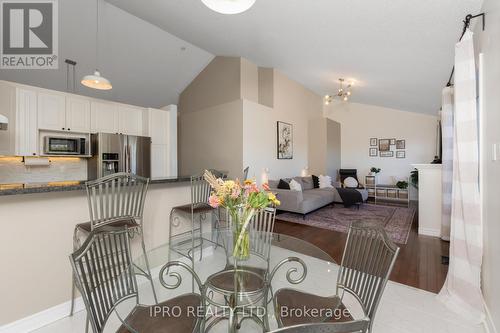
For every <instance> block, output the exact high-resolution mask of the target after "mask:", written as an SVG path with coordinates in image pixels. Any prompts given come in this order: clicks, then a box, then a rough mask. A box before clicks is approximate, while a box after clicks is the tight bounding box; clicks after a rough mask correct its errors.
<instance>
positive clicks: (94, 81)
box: [82, 0, 113, 90]
mask: <svg viewBox="0 0 500 333" xmlns="http://www.w3.org/2000/svg"><path fill="white" fill-rule="evenodd" d="M96 4H97V20H96V33H95V43H96V45H95V61H96V64H97V63H98V62H99V0H96ZM82 84H83V85H84V86H86V87H89V88H92V89H98V90H110V89H112V88H113V86H112V85H111V82H109V80H108V79H106V78H105V77H103V76H101V73H100V72H99V71H98V70H97V69H96V70H95V72H94V74H91V75H85V76H84V77H83V79H82Z"/></svg>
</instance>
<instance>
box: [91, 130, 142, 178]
mask: <svg viewBox="0 0 500 333" xmlns="http://www.w3.org/2000/svg"><path fill="white" fill-rule="evenodd" d="M91 147H92V148H91V149H92V150H91V152H92V158H90V159H89V161H88V164H87V170H88V179H89V180H93V179H97V178H101V177H104V176H107V175H111V174H114V173H117V172H129V173H133V174H136V175H138V176H142V177H147V178H150V177H151V138H150V137H145V136H134V135H124V134H107V133H98V134H92V136H91Z"/></svg>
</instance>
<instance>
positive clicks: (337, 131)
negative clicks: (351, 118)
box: [326, 119, 342, 179]
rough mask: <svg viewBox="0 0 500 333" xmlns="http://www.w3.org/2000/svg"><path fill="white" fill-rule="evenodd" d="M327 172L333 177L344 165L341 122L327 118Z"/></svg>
mask: <svg viewBox="0 0 500 333" xmlns="http://www.w3.org/2000/svg"><path fill="white" fill-rule="evenodd" d="M326 156H327V159H326V174H327V175H332V178H333V179H335V178H334V176H335V175H336V174H337V173H338V170H339V169H340V168H341V167H342V162H341V157H342V133H341V125H340V123H338V122H336V121H333V120H331V119H327V121H326Z"/></svg>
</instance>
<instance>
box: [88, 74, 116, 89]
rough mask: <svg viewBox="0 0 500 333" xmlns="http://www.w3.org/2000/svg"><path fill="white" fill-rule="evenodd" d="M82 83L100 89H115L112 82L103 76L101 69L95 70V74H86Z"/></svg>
mask: <svg viewBox="0 0 500 333" xmlns="http://www.w3.org/2000/svg"><path fill="white" fill-rule="evenodd" d="M82 84H83V85H84V86H86V87H89V88H93V89H99V90H110V89H113V86H112V85H111V82H109V80H108V79H106V78H105V77H102V76H101V73H99V71H95V72H94V74H93V75H85V76H84V77H83V79H82Z"/></svg>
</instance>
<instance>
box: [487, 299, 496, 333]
mask: <svg viewBox="0 0 500 333" xmlns="http://www.w3.org/2000/svg"><path fill="white" fill-rule="evenodd" d="M484 310H485V312H486V317H485V319H484V328H485V330H486V333H498V331H497V329H496V327H495V323H494V322H493V318H492V317H491V312H490V310H489V309H488V306H486V304H485V305H484Z"/></svg>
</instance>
